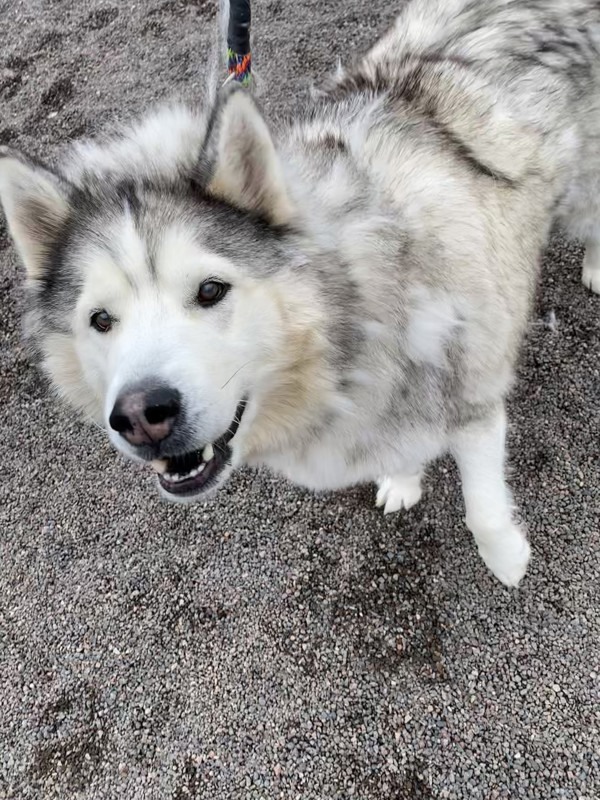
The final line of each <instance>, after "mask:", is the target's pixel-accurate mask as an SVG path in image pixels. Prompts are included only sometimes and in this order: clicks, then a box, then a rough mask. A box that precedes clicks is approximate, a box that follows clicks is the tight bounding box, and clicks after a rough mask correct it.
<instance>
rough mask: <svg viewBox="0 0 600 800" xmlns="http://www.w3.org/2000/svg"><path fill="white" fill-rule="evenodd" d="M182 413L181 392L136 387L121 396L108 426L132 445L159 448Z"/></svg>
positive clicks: (163, 388)
mask: <svg viewBox="0 0 600 800" xmlns="http://www.w3.org/2000/svg"><path fill="white" fill-rule="evenodd" d="M180 412H181V395H180V394H179V392H178V391H177V389H171V388H170V387H168V386H156V385H154V386H151V387H148V386H134V387H132V388H130V389H128V390H127V391H125V392H123V393H122V394H121V395H119V397H118V398H117V402H116V403H115V405H114V408H113V410H112V412H111V415H110V417H109V418H108V422H109V424H110V427H111V428H112V429H113V430H115V431H117V432H118V433H120V434H121V436H123V438H124V439H127V441H128V442H129V444H132V445H135V446H139V445H148V444H157V443H158V442H162V440H163V439H166V438H167V436H168V435H169V434H170V433H171V431H172V430H173V426H174V425H175V421H176V420H177V417H178V416H179V414H180Z"/></svg>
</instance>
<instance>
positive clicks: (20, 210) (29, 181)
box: [0, 147, 70, 280]
mask: <svg viewBox="0 0 600 800" xmlns="http://www.w3.org/2000/svg"><path fill="white" fill-rule="evenodd" d="M69 189H70V187H69V184H68V183H67V182H66V181H65V180H64V179H63V178H61V177H60V176H59V175H57V174H55V173H54V172H52V171H51V170H49V169H47V168H46V167H44V166H42V165H39V164H37V163H35V162H33V161H31V160H30V159H28V158H27V157H26V156H23V155H22V154H21V153H19V152H18V151H17V150H13V149H12V148H9V147H0V203H1V204H2V206H3V208H4V213H5V215H6V220H7V222H8V229H9V231H10V234H11V236H12V238H13V240H14V242H15V245H16V247H17V250H18V251H19V255H20V256H21V258H22V260H23V263H24V264H25V268H26V270H27V277H28V278H30V279H32V280H36V279H39V278H41V277H42V272H43V268H44V262H45V259H46V256H47V254H48V252H49V250H50V248H51V247H52V245H53V244H54V242H55V241H56V239H57V238H58V236H59V235H60V232H61V230H62V228H63V226H64V224H65V222H66V220H67V217H68V216H69V213H70V204H69V194H70V190H69Z"/></svg>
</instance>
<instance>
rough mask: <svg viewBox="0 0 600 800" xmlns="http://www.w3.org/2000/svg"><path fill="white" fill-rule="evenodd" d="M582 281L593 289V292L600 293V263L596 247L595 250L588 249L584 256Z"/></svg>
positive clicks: (587, 287) (588, 287)
mask: <svg viewBox="0 0 600 800" xmlns="http://www.w3.org/2000/svg"><path fill="white" fill-rule="evenodd" d="M594 256H596V257H594ZM581 282H582V283H583V285H584V286H585V287H586V289H591V290H592V292H595V293H596V294H600V263H598V259H597V253H596V250H595V249H594V250H593V251H586V254H585V256H584V257H583V270H582V272H581Z"/></svg>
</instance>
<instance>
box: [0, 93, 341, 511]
mask: <svg viewBox="0 0 600 800" xmlns="http://www.w3.org/2000/svg"><path fill="white" fill-rule="evenodd" d="M284 172H285V170H284V169H283V168H282V164H281V163H280V159H279V156H278V153H277V149H276V147H275V146H274V143H273V140H272V137H271V135H270V133H269V130H268V128H267V126H266V124H265V122H264V120H263V118H262V116H261V115H260V113H259V112H258V110H257V108H256V106H255V104H254V102H253V100H252V99H251V98H250V97H249V96H248V95H247V94H246V93H245V92H243V91H242V90H239V89H235V90H232V91H226V92H225V94H224V95H223V96H222V97H221V98H220V99H219V101H218V102H217V104H216V107H215V109H214V111H213V113H212V115H210V116H209V117H208V118H207V119H204V118H201V117H194V116H193V115H191V113H190V112H184V111H167V112H165V113H163V114H162V115H158V116H156V117H154V118H152V119H150V120H149V121H148V122H146V123H145V125H142V126H141V127H139V128H138V129H136V130H134V131H133V132H131V133H130V134H128V135H124V136H123V137H121V138H118V139H115V140H112V141H109V142H107V143H106V144H104V145H102V144H100V145H94V144H88V145H83V146H81V147H80V148H79V150H78V151H77V153H76V156H75V158H71V161H70V162H68V164H67V166H65V168H64V169H61V170H59V171H54V170H50V169H48V168H47V167H45V166H43V165H40V164H37V163H35V162H33V161H31V160H30V159H28V158H26V157H24V156H22V155H21V154H20V153H17V152H15V151H13V150H10V149H6V148H5V149H2V150H0V198H1V200H2V204H3V207H4V210H5V214H6V218H7V220H8V224H9V228H10V231H11V234H12V237H13V239H14V241H15V244H16V246H17V249H18V251H19V253H20V255H21V258H22V260H23V262H24V264H25V267H26V270H27V284H28V290H29V307H28V312H27V316H26V330H27V333H28V335H29V337H30V339H31V341H32V342H33V344H34V345H35V347H36V348H37V350H38V351H39V353H40V355H41V358H42V361H43V364H44V366H45V368H46V370H47V372H48V373H49V375H50V376H51V379H52V381H53V383H54V385H55V386H56V388H57V389H58V390H59V392H60V393H61V394H62V395H63V396H64V397H65V398H66V399H67V400H68V401H69V402H70V403H71V404H72V405H73V406H76V407H77V408H79V409H83V410H84V411H85V412H87V413H88V414H90V415H91V416H93V417H95V418H96V419H97V420H99V421H100V422H101V423H102V424H103V425H105V427H106V429H107V431H108V434H109V436H110V438H111V440H112V442H113V443H114V445H115V446H116V447H117V448H118V449H119V450H121V451H122V452H123V453H124V454H126V455H127V456H129V457H131V458H133V459H137V460H143V461H149V462H153V464H154V466H155V467H156V469H157V471H158V472H159V481H160V486H161V488H162V491H163V492H164V493H165V494H166V495H168V496H169V497H170V498H173V499H194V498H197V497H200V496H201V495H203V494H204V493H205V492H206V491H208V490H209V489H213V488H216V487H217V486H219V485H220V484H221V483H222V482H223V481H224V479H225V477H226V475H227V473H228V471H229V470H230V468H231V466H232V465H234V466H235V464H236V463H240V462H241V461H243V460H247V459H250V460H252V459H253V458H255V457H259V456H260V455H261V454H262V453H263V452H264V451H269V450H270V449H273V450H277V449H278V448H279V447H282V446H283V443H284V442H285V439H286V436H287V433H286V431H289V430H291V429H292V427H293V428H294V429H295V430H298V429H299V428H300V429H301V427H302V425H303V424H304V425H306V426H307V427H308V426H310V425H311V424H313V423H314V419H311V415H312V414H313V413H314V409H316V408H317V407H318V406H319V405H320V404H321V403H322V401H323V397H324V396H325V395H326V394H327V392H328V391H329V389H330V386H329V378H328V376H327V369H326V368H325V367H324V363H325V361H326V357H325V350H326V344H325V337H324V336H323V325H324V324H325V322H324V319H325V317H324V313H323V310H322V307H321V301H320V298H319V295H320V292H319V290H318V289H319V287H317V286H315V285H314V284H315V278H314V277H313V278H311V277H310V276H309V275H307V274H306V272H305V270H303V264H305V263H306V260H307V259H308V258H311V257H312V256H310V255H307V250H306V248H305V247H304V245H303V241H304V240H303V237H302V235H300V234H299V233H298V227H297V225H296V220H295V210H294V202H293V200H292V196H291V193H290V191H289V188H288V181H287V180H286V178H285V177H284ZM309 249H310V248H309ZM311 281H312V284H311Z"/></svg>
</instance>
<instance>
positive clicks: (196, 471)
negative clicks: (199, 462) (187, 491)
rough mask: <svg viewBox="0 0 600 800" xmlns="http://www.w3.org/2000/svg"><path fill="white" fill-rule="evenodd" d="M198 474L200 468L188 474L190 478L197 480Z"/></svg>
mask: <svg viewBox="0 0 600 800" xmlns="http://www.w3.org/2000/svg"><path fill="white" fill-rule="evenodd" d="M197 474H198V467H196V468H195V469H193V470H192V471H191V472H189V473H188V478H195V477H196V475H197Z"/></svg>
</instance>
